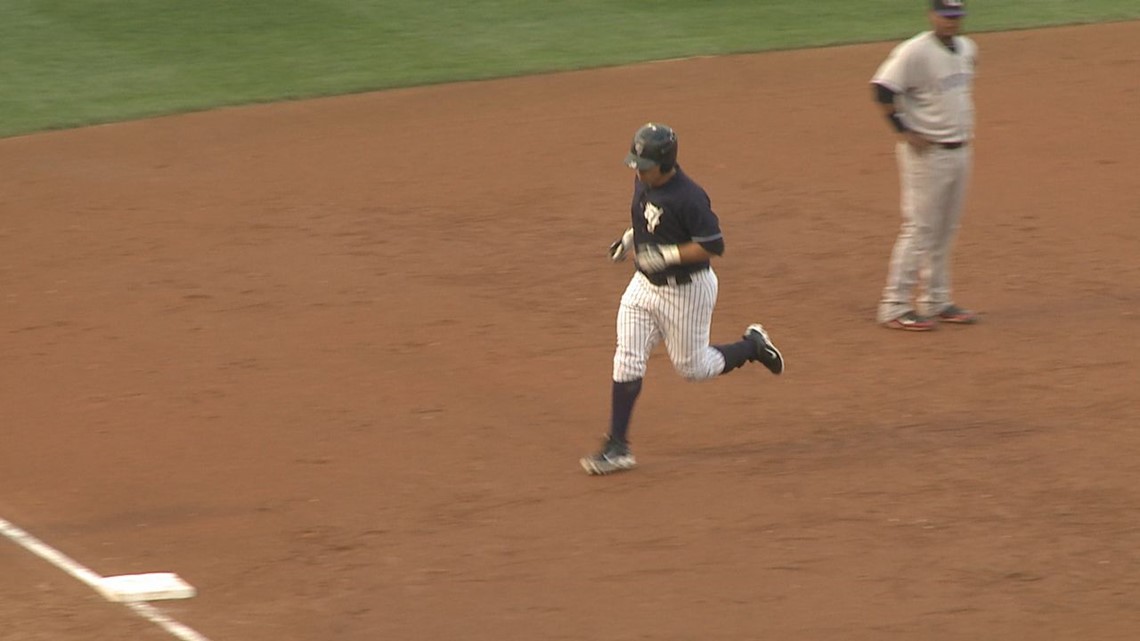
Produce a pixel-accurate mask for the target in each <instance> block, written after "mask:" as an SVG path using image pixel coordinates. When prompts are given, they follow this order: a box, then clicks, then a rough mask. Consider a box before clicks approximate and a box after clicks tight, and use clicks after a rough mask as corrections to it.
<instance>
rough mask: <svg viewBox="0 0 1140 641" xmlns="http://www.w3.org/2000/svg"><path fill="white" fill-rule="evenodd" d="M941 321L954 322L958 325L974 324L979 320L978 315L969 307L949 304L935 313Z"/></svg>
mask: <svg viewBox="0 0 1140 641" xmlns="http://www.w3.org/2000/svg"><path fill="white" fill-rule="evenodd" d="M934 318H935V319H936V320H938V321H939V322H941V323H954V324H956V325H973V324H974V323H976V322H978V315H977V314H975V313H974V312H971V311H970V310H968V309H963V308H961V307H958V306H957V305H947V306H946V308H945V309H943V310H942V311H940V312H938V313H937V314H935V315H934Z"/></svg>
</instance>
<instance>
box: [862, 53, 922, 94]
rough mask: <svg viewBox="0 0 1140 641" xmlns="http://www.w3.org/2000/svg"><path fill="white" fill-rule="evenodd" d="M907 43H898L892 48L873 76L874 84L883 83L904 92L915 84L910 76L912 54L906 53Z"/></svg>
mask: <svg viewBox="0 0 1140 641" xmlns="http://www.w3.org/2000/svg"><path fill="white" fill-rule="evenodd" d="M907 44H908V43H903V44H900V45H897V46H896V47H895V48H894V49H892V50H891V53H890V55H888V56H887V59H886V60H884V61H883V64H881V65H879V68H878V69H877V70H876V71H875V75H874V76H873V77H872V78H871V82H872V83H873V84H876V85H882V86H884V87H886V88H887V89H890V90H891V91H893V92H895V93H903V92H905V91H906V90H907V87H910V86H911V85H913V84H914V83H913V80H912V78H911V77H910V75H911V74H910V63H909V61H910V56H908V55H906V51H907V46H906V45H907Z"/></svg>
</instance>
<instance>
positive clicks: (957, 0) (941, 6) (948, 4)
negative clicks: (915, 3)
mask: <svg viewBox="0 0 1140 641" xmlns="http://www.w3.org/2000/svg"><path fill="white" fill-rule="evenodd" d="M931 8H932V9H933V10H934V13H937V14H938V15H940V16H942V17H943V18H961V17H962V16H964V15H966V3H965V2H963V1H962V0H933V4H932V6H931Z"/></svg>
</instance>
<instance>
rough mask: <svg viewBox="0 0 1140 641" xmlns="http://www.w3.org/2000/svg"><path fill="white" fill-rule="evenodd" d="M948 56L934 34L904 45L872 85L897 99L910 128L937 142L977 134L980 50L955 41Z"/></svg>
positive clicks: (964, 40)
mask: <svg viewBox="0 0 1140 641" xmlns="http://www.w3.org/2000/svg"><path fill="white" fill-rule="evenodd" d="M954 48H955V49H956V51H950V50H949V49H948V48H947V47H946V45H944V44H942V42H940V41H939V40H938V37H937V36H935V35H934V32H932V31H924V32H922V33H920V34H918V35H916V36H914V37H913V38H911V39H910V40H907V41H905V42H903V43H900V44H899V45H898V46H896V47H895V48H894V50H893V51H891V54H890V55H889V56H888V57H887V59H886V60H884V61H883V64H882V65H880V66H879V69H878V71H876V72H875V76H874V78H872V79H871V82H873V83H875V84H880V85H883V86H884V87H887V88H889V89H891V90H892V91H894V92H895V93H897V94H898V95H899V97H898V102H897V103H896V107H897V108H898V109H899V111H900V112H901V116H902V119H903V122H905V123H906V125H907V127H909V128H910V129H913V130H914V131H917V132H918V133H920V134H923V135H924V136H926V137H927V138H929V139H931V140H934V141H936V142H960V141H968V140H970V139H971V138H972V137H973V135H974V97H973V90H972V85H973V78H974V66H975V64H976V61H977V52H978V48H977V45H975V44H974V41H973V40H971V39H969V38H966V37H964V36H956V37H955V38H954Z"/></svg>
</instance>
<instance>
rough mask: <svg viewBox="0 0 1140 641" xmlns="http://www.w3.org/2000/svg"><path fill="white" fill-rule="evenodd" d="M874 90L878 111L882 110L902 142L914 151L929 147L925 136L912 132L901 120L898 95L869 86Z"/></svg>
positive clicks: (888, 88)
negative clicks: (896, 98)
mask: <svg viewBox="0 0 1140 641" xmlns="http://www.w3.org/2000/svg"><path fill="white" fill-rule="evenodd" d="M871 86H872V87H874V90H875V102H876V103H878V105H879V109H880V110H882V112H883V115H884V116H886V117H887V121H888V122H890V123H891V127H892V128H893V129H894V130H895V132H896V133H898V135H899V136H900V137H902V139H903V140H905V141H906V142H907V143H908V144H909V145H910V146H911V147H913V148H914V149H915V150H916V151H922V150H924V149H926V148H927V147H929V146H930V141H929V140H927V139H926V137H925V136H923V135H922V134H920V133H918V132H917V131H914V130H912V129H911V128H910V127H908V126H907V124H906V121H905V120H903V117H902V114H900V113H899V110H898V103H897V101H896V100H895V97H896V96H897V95H898V94H897V92H895V91H894V90H893V89H891V88H890V87H888V86H886V85H884V84H880V83H877V82H876V83H873V84H872V85H871Z"/></svg>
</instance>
